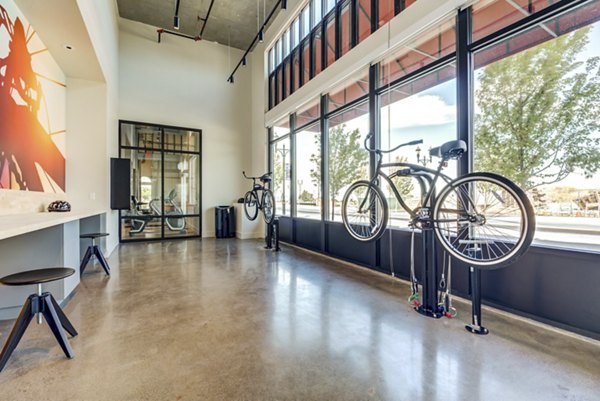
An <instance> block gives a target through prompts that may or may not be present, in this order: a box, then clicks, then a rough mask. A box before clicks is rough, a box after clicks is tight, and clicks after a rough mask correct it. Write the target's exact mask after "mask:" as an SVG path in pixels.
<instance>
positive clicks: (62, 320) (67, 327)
mask: <svg viewBox="0 0 600 401" xmlns="http://www.w3.org/2000/svg"><path fill="white" fill-rule="evenodd" d="M48 294H49V295H50V301H52V305H54V310H56V314H57V315H58V320H60V324H61V325H62V327H63V328H64V329H65V330H66V331H67V333H69V334H70V335H71V337H75V336H76V335H77V334H78V333H77V330H75V327H73V325H72V324H71V321H70V320H69V319H68V318H67V315H65V313H64V312H63V310H62V309H61V307H60V305H59V304H58V302H56V299H54V297H53V296H52V294H50V293H48Z"/></svg>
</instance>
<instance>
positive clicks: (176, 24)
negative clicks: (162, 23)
mask: <svg viewBox="0 0 600 401" xmlns="http://www.w3.org/2000/svg"><path fill="white" fill-rule="evenodd" d="M173 28H174V29H176V30H179V0H177V2H176V3H175V16H174V17H173Z"/></svg>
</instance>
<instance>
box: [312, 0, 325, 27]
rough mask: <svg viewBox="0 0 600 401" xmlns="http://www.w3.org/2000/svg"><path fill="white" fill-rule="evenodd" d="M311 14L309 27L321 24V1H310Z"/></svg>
mask: <svg viewBox="0 0 600 401" xmlns="http://www.w3.org/2000/svg"><path fill="white" fill-rule="evenodd" d="M310 4H311V8H312V12H313V20H312V24H311V27H312V28H314V27H315V26H317V25H318V24H319V22H321V18H322V17H321V11H322V10H323V4H322V0H311V1H310Z"/></svg>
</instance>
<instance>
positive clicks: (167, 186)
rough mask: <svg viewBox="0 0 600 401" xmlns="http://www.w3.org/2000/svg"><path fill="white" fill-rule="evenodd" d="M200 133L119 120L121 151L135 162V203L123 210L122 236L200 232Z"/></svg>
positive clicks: (127, 238)
mask: <svg viewBox="0 0 600 401" xmlns="http://www.w3.org/2000/svg"><path fill="white" fill-rule="evenodd" d="M200 134H201V132H200V131H199V130H190V129H184V128H173V127H164V126H160V125H154V124H144V123H140V124H138V123H133V122H126V121H122V122H121V123H120V136H121V141H120V157H122V158H125V159H129V161H130V166H131V172H130V174H131V181H130V191H131V207H130V209H129V210H127V211H121V212H120V213H119V216H120V236H121V237H120V238H121V240H123V241H130V240H145V239H156V238H166V237H169V238H172V237H193V236H199V235H200V232H201V231H200V221H201V219H200V212H201V204H200V200H201V196H200V194H201V191H200V176H201V162H200V157H201V156H200V152H201V138H200Z"/></svg>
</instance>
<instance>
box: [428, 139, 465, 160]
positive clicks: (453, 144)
mask: <svg viewBox="0 0 600 401" xmlns="http://www.w3.org/2000/svg"><path fill="white" fill-rule="evenodd" d="M466 151H467V144H466V143H465V141H461V140H460V139H458V140H456V141H450V142H446V143H445V144H443V145H442V146H438V147H435V148H431V149H430V150H429V154H430V155H431V156H434V157H441V158H443V159H458V158H459V157H460V156H462V154H463V153H465V152H466Z"/></svg>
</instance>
